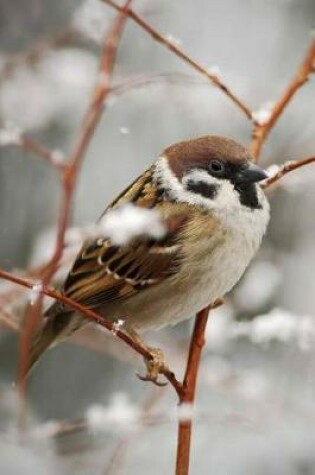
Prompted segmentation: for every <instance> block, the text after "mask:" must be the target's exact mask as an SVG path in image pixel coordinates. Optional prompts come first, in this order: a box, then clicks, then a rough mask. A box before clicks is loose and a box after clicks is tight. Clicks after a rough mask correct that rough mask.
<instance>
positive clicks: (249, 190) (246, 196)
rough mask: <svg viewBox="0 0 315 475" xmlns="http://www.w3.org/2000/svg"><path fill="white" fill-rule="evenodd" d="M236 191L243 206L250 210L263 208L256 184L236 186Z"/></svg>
mask: <svg viewBox="0 0 315 475" xmlns="http://www.w3.org/2000/svg"><path fill="white" fill-rule="evenodd" d="M235 189H236V191H237V192H238V193H239V196H240V202H241V204H242V205H244V206H246V207H247V208H250V209H259V208H261V204H260V203H259V201H258V195H257V187H256V186H255V184H254V183H248V184H242V185H238V186H235Z"/></svg>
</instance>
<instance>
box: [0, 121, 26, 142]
mask: <svg viewBox="0 0 315 475" xmlns="http://www.w3.org/2000/svg"><path fill="white" fill-rule="evenodd" d="M21 140H22V132H21V129H20V128H19V127H17V126H16V125H15V124H13V123H12V122H5V123H4V124H3V125H2V126H1V127H0V146H3V147H5V146H7V145H19V144H21Z"/></svg>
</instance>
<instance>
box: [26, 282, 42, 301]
mask: <svg viewBox="0 0 315 475" xmlns="http://www.w3.org/2000/svg"><path fill="white" fill-rule="evenodd" d="M42 291H43V284H42V282H35V283H34V285H33V286H32V288H31V289H30V291H29V301H30V304H31V305H35V303H36V300H37V299H38V297H39V296H40V294H41V292H42Z"/></svg>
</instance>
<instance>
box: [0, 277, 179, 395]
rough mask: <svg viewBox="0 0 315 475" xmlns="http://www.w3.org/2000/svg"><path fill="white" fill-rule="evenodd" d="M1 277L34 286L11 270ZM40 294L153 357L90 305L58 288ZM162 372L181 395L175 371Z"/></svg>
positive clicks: (45, 289) (134, 348)
mask: <svg viewBox="0 0 315 475" xmlns="http://www.w3.org/2000/svg"><path fill="white" fill-rule="evenodd" d="M0 279H5V280H8V281H9V282H13V283H15V284H18V285H21V286H23V287H26V288H28V289H32V288H33V286H34V282H33V281H32V280H29V279H25V278H23V277H20V276H18V275H14V274H12V273H11V272H7V271H4V270H1V269H0ZM40 295H41V296H42V297H43V296H44V295H47V296H48V297H51V298H54V299H56V300H59V301H60V302H63V303H65V304H66V305H68V306H69V307H71V308H73V310H76V311H77V312H79V313H81V314H82V315H84V316H85V317H87V318H88V319H89V320H91V321H93V322H94V323H97V324H98V325H100V326H102V327H104V328H106V329H107V330H109V331H110V332H112V333H113V334H114V335H115V336H117V337H118V338H120V339H121V340H122V341H124V342H125V343H126V344H127V345H129V346H130V347H131V348H132V349H133V350H135V351H136V352H137V353H139V355H141V356H143V357H144V358H145V359H147V360H151V359H152V355H151V353H150V352H149V351H148V350H146V349H145V348H143V346H141V345H140V344H139V343H137V342H136V341H134V340H133V339H132V338H131V337H130V336H128V335H127V334H126V333H124V332H122V331H120V330H117V329H116V328H115V325H114V324H113V323H111V322H109V321H108V320H106V319H105V318H104V317H102V316H101V315H99V314H98V313H96V312H94V311H93V310H91V309H89V308H88V307H85V306H84V305H81V304H79V303H78V302H76V301H75V300H72V299H71V298H69V297H66V296H65V295H64V294H62V293H61V292H57V291H56V290H54V289H52V288H50V287H46V286H44V285H43V286H42V289H41V291H40ZM162 374H163V375H164V376H165V377H166V378H167V379H168V381H169V382H170V383H171V385H172V386H173V387H174V389H175V391H176V393H177V394H178V395H179V394H180V392H181V390H182V385H181V383H180V382H179V381H178V380H177V379H176V377H175V375H174V373H173V372H172V371H170V370H169V369H168V368H165V369H164V370H163V371H162Z"/></svg>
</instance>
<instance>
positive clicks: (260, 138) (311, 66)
mask: <svg viewBox="0 0 315 475" xmlns="http://www.w3.org/2000/svg"><path fill="white" fill-rule="evenodd" d="M314 70H315V39H312V41H311V45H310V47H309V49H308V51H307V53H306V55H305V58H304V60H303V62H302V64H301V65H300V67H299V69H298V71H297V73H296V75H295V76H294V78H293V80H292V81H291V82H290V84H289V86H288V87H287V89H286V90H285V91H284V93H283V95H282V96H281V97H280V99H279V100H278V102H277V103H276V105H275V106H274V108H273V110H272V114H271V116H270V118H269V120H268V121H266V122H265V123H263V124H258V123H257V122H256V123H254V128H253V132H252V143H251V152H252V155H253V157H254V158H255V159H256V160H258V158H259V155H260V152H261V149H262V146H263V144H264V142H265V141H266V138H267V137H268V135H269V133H270V131H271V130H272V128H273V127H274V126H275V124H276V122H277V121H278V119H279V117H280V116H281V114H282V113H283V111H284V109H285V108H286V107H287V105H288V104H289V103H290V101H291V100H292V99H293V97H294V95H295V94H296V93H297V91H298V90H299V89H300V88H301V87H302V86H303V85H304V84H305V83H306V82H307V81H308V79H309V76H310V74H311V73H313V72H314Z"/></svg>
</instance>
